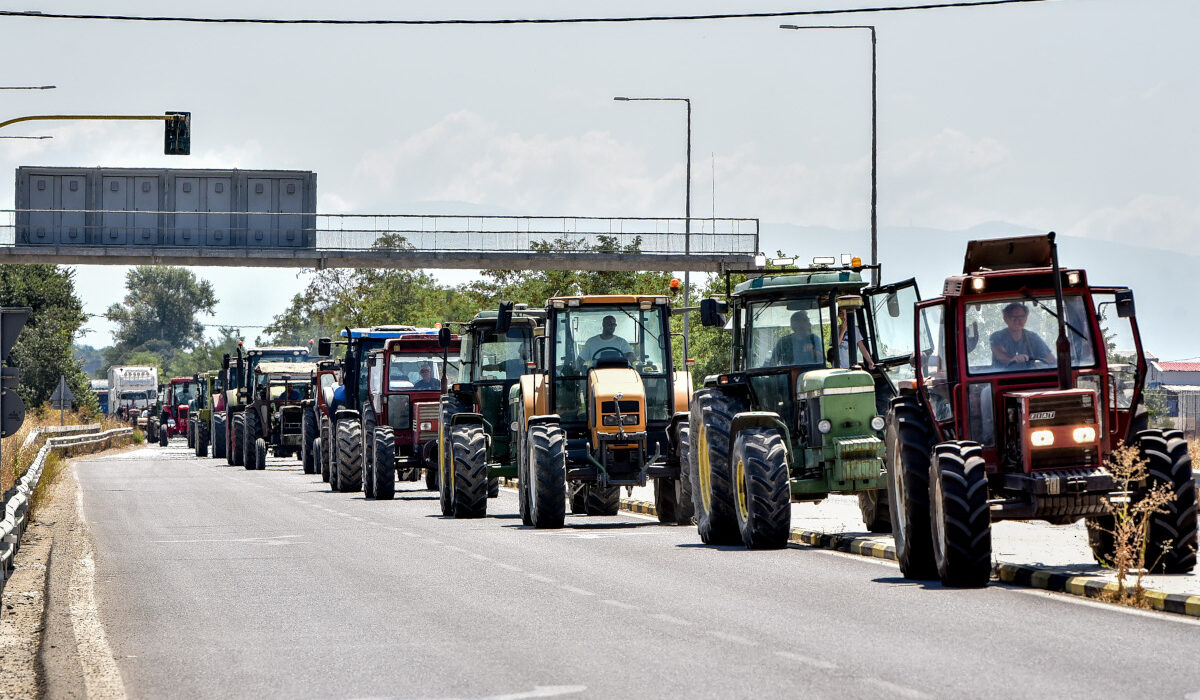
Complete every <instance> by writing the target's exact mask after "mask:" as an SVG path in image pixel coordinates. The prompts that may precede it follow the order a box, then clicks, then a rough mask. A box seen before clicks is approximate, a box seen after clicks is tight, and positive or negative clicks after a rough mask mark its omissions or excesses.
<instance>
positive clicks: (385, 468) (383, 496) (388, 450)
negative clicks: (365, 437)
mask: <svg viewBox="0 0 1200 700" xmlns="http://www.w3.org/2000/svg"><path fill="white" fill-rule="evenodd" d="M372 443H373V444H372V448H371V449H372V451H373V452H374V455H373V456H372V458H371V464H373V465H374V469H373V470H372V473H371V476H372V477H373V478H374V479H375V484H374V486H372V488H371V493H370V494H368V496H367V498H372V497H374V498H375V499H376V500H379V501H390V500H392V499H393V498H395V497H396V432H395V431H394V430H392V427H391V426H390V425H381V426H378V427H377V428H375V433H374V440H372Z"/></svg>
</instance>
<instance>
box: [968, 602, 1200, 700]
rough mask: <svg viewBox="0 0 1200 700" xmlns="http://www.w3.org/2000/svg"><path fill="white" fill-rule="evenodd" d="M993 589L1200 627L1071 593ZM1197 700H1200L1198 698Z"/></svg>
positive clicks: (1181, 619) (1193, 621)
mask: <svg viewBox="0 0 1200 700" xmlns="http://www.w3.org/2000/svg"><path fill="white" fill-rule="evenodd" d="M992 587H993V588H1000V589H1002V590H1006V591H1011V592H1012V593H1020V594H1022V595H1032V596H1037V597H1039V598H1048V599H1050V600H1054V601H1057V602H1060V603H1071V604H1073V605H1083V606H1086V607H1089V608H1098V609H1100V610H1108V611H1109V612H1115V613H1121V614H1123V615H1133V616H1135V617H1149V618H1152V619H1155V620H1161V621H1164V622H1177V623H1179V624H1182V625H1193V626H1197V625H1200V620H1198V619H1196V618H1194V617H1188V616H1186V615H1178V614H1176V613H1168V612H1162V611H1159V610H1141V609H1138V608H1130V607H1127V606H1124V605H1117V604H1116V603H1105V602H1103V601H1099V600H1092V599H1091V598H1084V597H1083V596H1077V595H1072V594H1070V593H1059V592H1058V591H1047V590H1043V589H1041V588H1022V587H1019V586H1015V585H1005V584H1001V583H996V582H993V583H992ZM1196 700H1200V697H1198V698H1197V699H1196Z"/></svg>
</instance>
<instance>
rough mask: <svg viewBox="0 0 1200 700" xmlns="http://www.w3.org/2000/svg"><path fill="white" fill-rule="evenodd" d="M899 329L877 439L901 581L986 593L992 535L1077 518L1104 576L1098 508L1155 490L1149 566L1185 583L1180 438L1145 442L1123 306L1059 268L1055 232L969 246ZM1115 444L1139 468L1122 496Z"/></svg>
mask: <svg viewBox="0 0 1200 700" xmlns="http://www.w3.org/2000/svg"><path fill="white" fill-rule="evenodd" d="M906 320H908V319H906ZM911 320H912V321H913V326H914V327H915V330H916V333H915V336H914V339H913V340H914V343H915V348H916V353H915V355H914V364H915V376H913V377H912V378H911V379H904V380H902V381H900V382H899V384H900V395H899V396H898V397H896V398H895V399H893V400H892V404H891V407H890V409H889V411H888V416H887V421H886V426H885V432H884V442H885V452H886V465H887V472H888V497H889V503H890V505H891V517H892V532H893V534H894V536H895V539H896V554H897V558H898V559H899V561H900V568H901V571H903V573H904V575H905V576H907V577H909V578H914V579H927V578H935V577H937V578H940V579H941V580H942V583H943V584H945V585H948V586H964V587H971V586H983V585H986V584H987V581H988V580H989V578H990V575H991V559H992V546H991V524H992V521H993V520H1002V519H1003V520H1012V519H1016V520H1045V521H1048V522H1050V523H1054V524H1060V525H1065V524H1069V523H1074V522H1077V521H1079V520H1080V519H1085V521H1086V523H1087V526H1088V534H1089V542H1090V544H1091V547H1092V552H1093V554H1094V556H1095V558H1096V559H1097V560H1098V561H1099V562H1101V563H1108V562H1110V561H1111V559H1112V556H1113V552H1114V548H1115V544H1114V541H1113V536H1112V530H1113V519H1112V516H1111V515H1110V514H1109V507H1108V503H1109V502H1110V501H1118V500H1124V499H1134V500H1135V501H1136V500H1137V499H1140V498H1142V497H1143V496H1144V494H1145V493H1146V492H1147V489H1148V488H1152V487H1159V486H1165V487H1166V488H1168V489H1170V491H1172V492H1173V493H1174V495H1175V499H1174V501H1173V502H1172V503H1171V504H1170V505H1169V506H1168V507H1167V508H1166V509H1165V510H1163V511H1161V512H1157V513H1154V514H1152V515H1151V516H1150V517H1151V521H1150V524H1149V536H1148V538H1147V542H1146V566H1147V568H1149V569H1150V570H1151V571H1154V572H1162V573H1186V572H1189V571H1191V570H1192V568H1193V567H1194V566H1195V564H1196V485H1195V483H1194V482H1193V481H1192V465H1191V459H1190V458H1189V456H1188V450H1187V443H1186V441H1184V440H1183V435H1182V434H1181V433H1180V432H1179V431H1175V430H1165V431H1164V430H1157V429H1149V426H1148V415H1147V413H1146V410H1145V408H1144V407H1143V405H1142V387H1143V385H1144V382H1145V378H1146V360H1145V356H1144V354H1143V352H1142V346H1141V338H1140V336H1139V334H1138V328H1137V322H1136V320H1135V317H1134V304H1133V292H1131V291H1130V290H1129V289H1128V288H1125V287H1100V286H1090V285H1089V284H1088V281H1087V276H1086V274H1085V272H1084V271H1083V270H1080V269H1061V268H1060V267H1059V265H1058V250H1057V247H1056V245H1055V242H1054V234H1053V233H1050V234H1048V235H1045V236H1027V237H1019V238H1007V239H999V240H990V241H971V242H970V243H969V244H968V245H967V255H966V261H965V264H964V267H963V274H961V275H956V276H954V277H950V278H949V279H947V280H946V283H945V286H944V288H943V292H942V296H941V297H940V298H937V299H930V300H928V301H923V302H919V303H918V304H917V305H916V313H915V318H912V319H911ZM1121 443H1126V444H1129V445H1132V446H1135V447H1136V448H1137V449H1138V452H1139V453H1140V457H1141V458H1142V459H1144V460H1146V461H1147V463H1148V472H1149V475H1148V477H1147V478H1146V480H1145V481H1144V482H1142V483H1136V484H1133V485H1132V486H1131V487H1130V488H1129V489H1128V490H1121V484H1120V482H1118V481H1117V480H1116V479H1115V478H1114V475H1113V473H1112V471H1111V470H1110V468H1109V464H1108V458H1109V456H1110V455H1111V454H1112V453H1113V451H1114V450H1115V449H1116V448H1117V447H1119V446H1120V445H1121Z"/></svg>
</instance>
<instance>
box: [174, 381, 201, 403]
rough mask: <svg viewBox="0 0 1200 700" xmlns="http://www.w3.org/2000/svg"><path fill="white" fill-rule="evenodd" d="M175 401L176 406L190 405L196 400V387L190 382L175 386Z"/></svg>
mask: <svg viewBox="0 0 1200 700" xmlns="http://www.w3.org/2000/svg"><path fill="white" fill-rule="evenodd" d="M173 393H174V396H173V401H174V402H175V405H177V406H178V405H179V404H184V403H190V402H191V401H192V399H194V398H196V385H195V384H194V383H191V382H188V383H186V384H175V385H174V386H173Z"/></svg>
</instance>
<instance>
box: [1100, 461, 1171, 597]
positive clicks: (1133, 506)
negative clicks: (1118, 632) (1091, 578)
mask: <svg viewBox="0 0 1200 700" xmlns="http://www.w3.org/2000/svg"><path fill="white" fill-rule="evenodd" d="M1107 464H1108V467H1109V469H1110V470H1111V471H1112V473H1113V477H1114V478H1115V479H1116V482H1117V490H1118V491H1124V492H1127V493H1131V492H1133V491H1134V487H1135V485H1136V484H1138V482H1141V481H1143V480H1144V479H1146V478H1147V476H1148V470H1147V466H1148V465H1147V462H1146V460H1145V459H1144V458H1143V457H1142V456H1141V454H1140V453H1139V451H1138V448H1137V447H1135V446H1133V445H1122V446H1121V447H1119V448H1117V449H1116V450H1114V451H1113V453H1112V454H1111V455H1110V456H1109V458H1108V460H1107ZM1138 495H1139V496H1140V497H1138V498H1136V499H1135V498H1123V499H1120V498H1116V497H1113V498H1112V500H1110V501H1108V502H1107V505H1108V510H1109V513H1110V514H1111V515H1112V518H1113V522H1112V526H1113V529H1112V530H1111V531H1110V532H1109V534H1110V535H1112V538H1113V557H1112V562H1111V565H1112V568H1113V570H1114V571H1115V573H1116V575H1117V590H1116V591H1114V592H1112V593H1109V594H1106V595H1104V596H1102V598H1104V599H1105V600H1108V601H1110V602H1114V603H1119V604H1121V605H1128V606H1130V607H1135V608H1149V607H1150V604H1149V602H1148V601H1147V600H1146V590H1145V589H1144V588H1143V587H1142V579H1143V577H1144V576H1145V575H1146V546H1147V543H1148V540H1149V534H1150V533H1149V531H1150V519H1151V516H1152V515H1153V514H1155V513H1158V512H1163V510H1164V508H1165V507H1166V505H1167V504H1168V503H1170V502H1171V501H1173V500H1175V492H1174V491H1172V490H1171V487H1170V486H1169V485H1168V484H1159V485H1157V486H1153V487H1151V488H1149V489H1147V490H1145V491H1143V492H1141V493H1140V494H1138ZM1151 564H1153V562H1151ZM1131 574H1132V575H1133V577H1134V580H1133V584H1132V586H1131V585H1130V584H1129V577H1130V575H1131Z"/></svg>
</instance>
